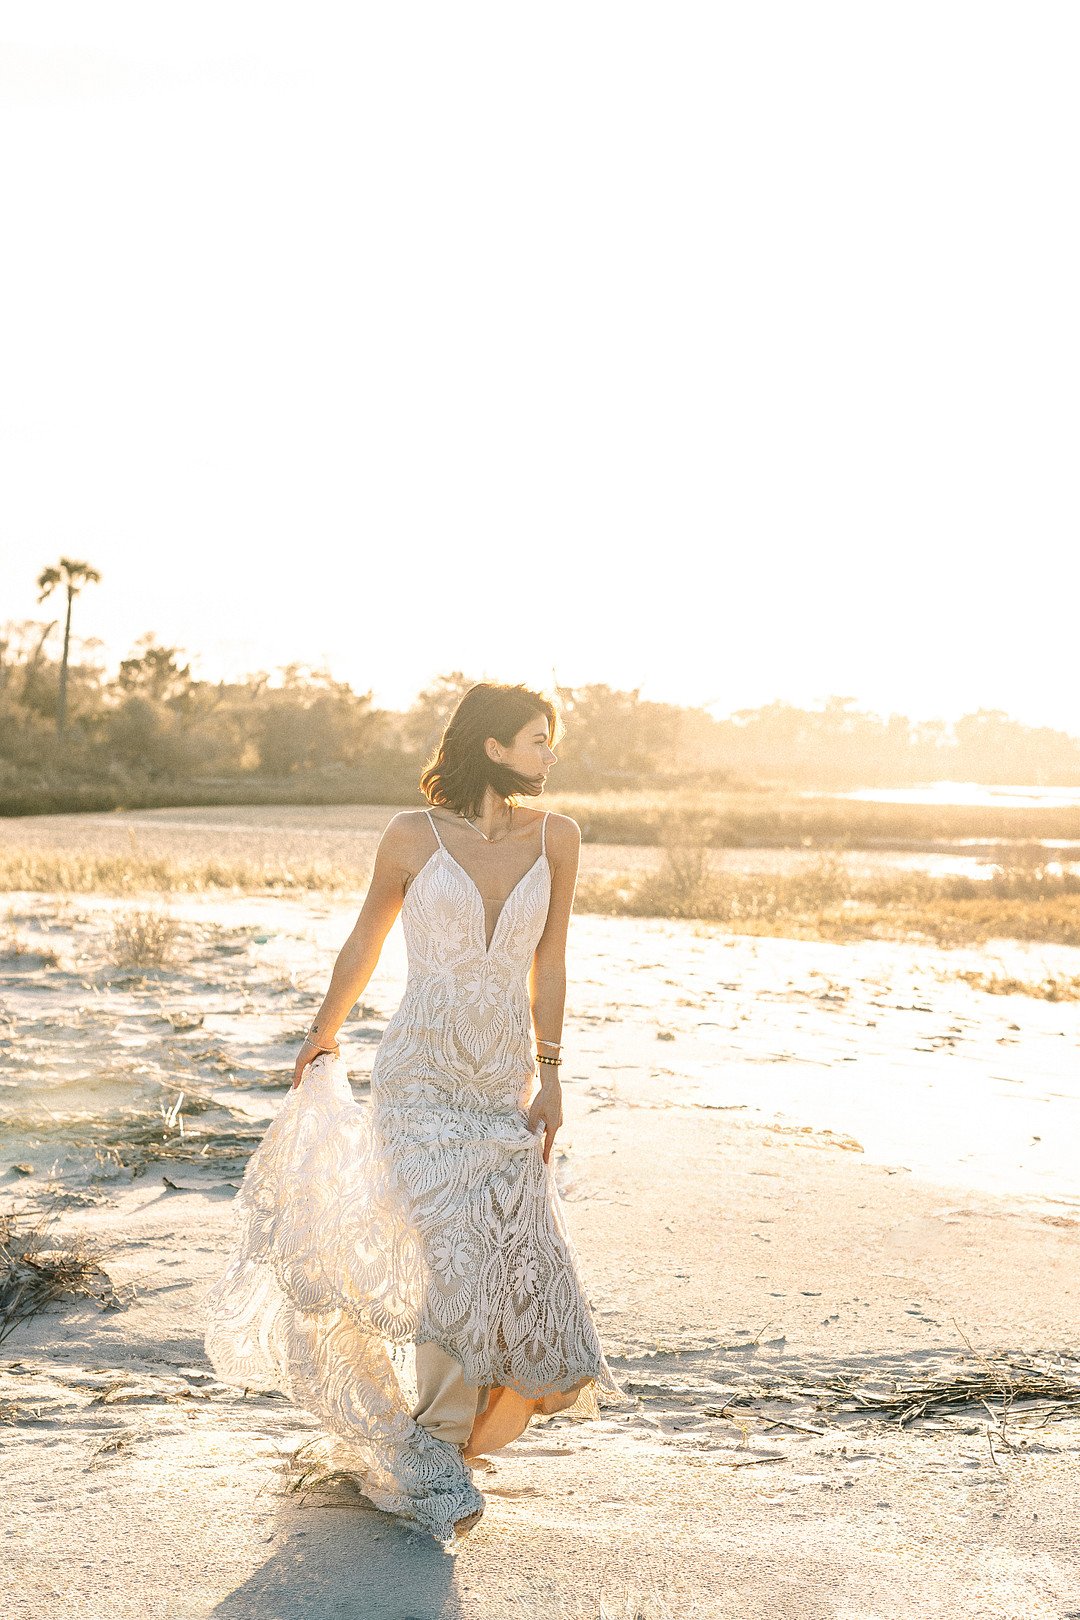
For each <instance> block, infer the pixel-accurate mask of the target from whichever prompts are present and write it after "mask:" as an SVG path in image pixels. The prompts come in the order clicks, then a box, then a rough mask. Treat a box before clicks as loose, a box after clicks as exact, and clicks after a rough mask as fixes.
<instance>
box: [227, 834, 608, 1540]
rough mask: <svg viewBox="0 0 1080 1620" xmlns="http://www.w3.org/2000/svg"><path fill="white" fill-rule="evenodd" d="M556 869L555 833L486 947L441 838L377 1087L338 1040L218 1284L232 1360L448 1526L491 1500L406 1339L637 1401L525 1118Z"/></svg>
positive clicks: (373, 1496) (256, 1164) (411, 916)
mask: <svg viewBox="0 0 1080 1620" xmlns="http://www.w3.org/2000/svg"><path fill="white" fill-rule="evenodd" d="M545 819H546V818H545ZM432 825H433V826H434V822H433V823H432ZM545 830H546V829H545ZM436 836H438V835H437V833H436ZM550 875H551V874H550V867H549V866H548V863H547V859H546V849H545V851H544V852H543V853H542V854H541V856H540V858H539V859H538V860H537V861H536V862H535V863H534V865H533V867H532V868H531V869H530V870H529V872H527V873H526V874H525V875H524V877H523V878H522V879H521V880H520V882H519V883H518V884H517V885H516V887H515V888H514V889H513V890H512V891H511V894H510V895H509V897H508V899H507V901H506V903H505V905H504V906H503V909H502V911H501V913H500V914H499V917H498V919H497V921H496V924H495V930H494V933H493V934H492V938H491V942H490V947H489V948H488V949H487V950H485V948H484V947H485V941H484V932H485V919H484V907H483V901H482V899H481V897H480V893H479V890H478V889H477V888H476V885H475V884H474V883H473V881H472V879H471V878H470V877H469V875H468V874H467V873H466V872H465V870H464V868H462V867H460V866H459V864H458V863H457V862H456V861H455V860H454V858H453V856H451V855H450V853H449V851H448V850H446V849H445V847H444V846H443V844H442V841H441V840H440V841H439V845H438V848H437V849H436V850H435V851H433V853H432V856H431V857H430V858H429V860H428V861H427V862H426V863H425V865H424V866H423V867H422V868H421V870H420V872H419V873H418V874H417V876H416V877H415V878H414V879H413V881H412V883H411V884H410V885H409V887H408V890H407V892H406V895H405V900H404V904H403V906H402V913H401V915H402V926H403V929H404V932H405V939H406V947H407V951H408V960H409V971H408V977H407V981H406V986H405V993H404V995H403V997H402V1000H401V1003H400V1005H399V1007H398V1008H397V1010H396V1012H395V1013H394V1014H393V1016H392V1017H391V1019H390V1020H389V1022H388V1024H387V1026H386V1029H385V1031H384V1034H383V1037H382V1040H381V1042H380V1044H379V1048H378V1051H377V1053H376V1057H375V1063H374V1066H373V1069H372V1077H371V1098H370V1102H368V1103H358V1102H357V1101H356V1099H355V1097H354V1096H353V1092H352V1088H351V1086H350V1084H349V1078H348V1072H347V1070H346V1067H345V1063H344V1060H343V1059H342V1058H341V1057H340V1056H338V1057H334V1056H333V1055H332V1054H329V1053H328V1054H324V1055H323V1056H320V1057H318V1058H316V1059H315V1061H314V1062H313V1063H312V1064H311V1065H310V1066H309V1067H308V1069H307V1070H306V1072H305V1074H304V1078H303V1080H302V1081H301V1084H300V1085H299V1086H298V1087H296V1088H294V1089H290V1091H289V1092H288V1094H287V1095H286V1097H285V1099H284V1101H283V1102H282V1104H281V1107H280V1108H279V1110H278V1113H277V1114H276V1116H275V1118H274V1119H273V1121H272V1122H271V1124H270V1126H269V1127H268V1129H267V1131H266V1133H265V1135H264V1136H263V1138H262V1140H261V1142H260V1143H259V1146H258V1147H257V1149H256V1151H255V1152H254V1154H253V1155H252V1157H251V1160H250V1161H249V1163H248V1166H247V1170H246V1172H245V1175H244V1179H243V1184H242V1186H241V1188H240V1190H239V1192H238V1193H237V1195H236V1199H235V1200H234V1209H235V1211H236V1218H237V1226H236V1232H235V1236H234V1239H233V1243H232V1248H231V1251H230V1255H229V1259H228V1264H227V1266H226V1269H225V1272H224V1274H223V1275H222V1277H221V1278H220V1279H219V1281H218V1282H217V1283H215V1285H214V1286H213V1288H212V1289H211V1290H210V1291H209V1293H208V1294H207V1296H206V1305H207V1307H208V1322H207V1328H206V1349H207V1354H208V1356H209V1358H210V1361H211V1363H212V1365H213V1366H214V1368H215V1370H216V1371H217V1373H218V1376H219V1377H220V1378H221V1379H222V1380H223V1381H224V1382H227V1383H234V1384H238V1385H241V1386H245V1387H247V1388H251V1389H278V1390H281V1391H282V1392H283V1393H284V1394H286V1395H287V1396H288V1398H289V1399H290V1400H292V1401H293V1402H294V1403H295V1404H296V1405H298V1406H300V1407H302V1408H303V1409H304V1410H306V1411H308V1412H310V1413H311V1414H313V1415H314V1416H315V1417H316V1418H317V1419H318V1420H319V1422H320V1424H321V1425H322V1426H323V1427H324V1428H325V1429H326V1430H328V1431H329V1432H330V1434H331V1435H332V1436H334V1437H335V1439H334V1441H332V1442H331V1443H330V1444H331V1446H332V1450H333V1456H334V1458H335V1466H337V1467H344V1468H348V1469H350V1470H352V1471H354V1472H356V1473H357V1475H358V1476H359V1479H360V1484H361V1489H362V1490H363V1491H364V1493H365V1494H366V1495H367V1496H368V1497H369V1498H370V1500H371V1501H373V1502H374V1503H375V1505H376V1506H377V1507H381V1508H383V1509H385V1510H386V1511H388V1512H393V1513H400V1514H403V1515H405V1516H407V1517H410V1518H414V1519H416V1520H418V1521H419V1522H420V1523H421V1524H423V1525H424V1526H425V1528H427V1529H428V1530H430V1531H431V1533H432V1534H433V1535H435V1536H436V1537H437V1538H438V1539H440V1540H442V1541H444V1542H450V1541H452V1537H453V1523H454V1520H455V1519H458V1518H461V1517H462V1516H463V1515H465V1514H467V1513H471V1512H473V1511H475V1510H476V1508H477V1507H479V1506H480V1505H481V1503H482V1499H481V1498H480V1496H479V1493H478V1492H477V1490H476V1488H475V1486H474V1485H473V1483H472V1471H471V1469H470V1468H469V1467H468V1465H467V1464H466V1463H465V1462H464V1461H463V1458H462V1454H461V1452H460V1451H459V1449H458V1448H457V1447H456V1446H453V1445H449V1444H447V1443H446V1442H445V1441H442V1440H439V1439H438V1438H436V1437H435V1436H434V1435H431V1434H429V1433H428V1432H427V1431H426V1430H425V1429H424V1428H423V1427H422V1426H421V1425H419V1424H417V1423H416V1422H415V1421H414V1420H413V1418H412V1417H411V1415H410V1413H409V1406H408V1402H407V1399H406V1394H405V1391H404V1390H403V1388H402V1381H401V1377H400V1376H399V1372H398V1370H397V1367H396V1366H395V1360H394V1357H395V1354H396V1350H395V1347H401V1346H404V1345H408V1344H416V1343H420V1342H425V1341H428V1342H433V1343H436V1344H438V1345H440V1346H441V1347H442V1348H443V1349H444V1350H445V1351H447V1352H448V1353H449V1354H451V1355H454V1356H456V1357H457V1358H458V1359H459V1360H460V1362H461V1364H462V1367H463V1370H464V1373H465V1377H466V1378H467V1379H468V1381H469V1382H470V1383H474V1384H479V1385H488V1386H492V1387H494V1386H504V1387H507V1388H509V1389H513V1390H516V1391H517V1392H518V1393H519V1394H520V1395H522V1396H525V1397H527V1398H541V1397H544V1396H546V1395H555V1394H557V1393H561V1392H566V1391H572V1390H574V1389H575V1387H576V1386H578V1385H580V1386H581V1387H580V1389H579V1390H578V1392H577V1394H576V1398H575V1400H574V1402H573V1404H572V1405H570V1406H567V1407H565V1408H564V1409H563V1410H564V1413H565V1414H566V1415H568V1416H571V1417H577V1418H587V1417H595V1416H596V1415H597V1414H598V1410H599V1405H600V1403H601V1401H602V1402H604V1404H608V1403H611V1402H614V1403H619V1404H622V1403H625V1402H626V1401H628V1399H629V1397H628V1396H627V1395H626V1393H625V1392H624V1391H623V1390H622V1389H621V1388H620V1386H619V1385H618V1384H617V1382H616V1380H615V1378H614V1376H613V1374H612V1372H611V1369H610V1368H609V1366H608V1364H607V1361H606V1359H605V1356H604V1352H603V1349H602V1347H601V1344H600V1341H599V1338H598V1335H597V1330H596V1326H595V1323H594V1320H593V1316H592V1312H591V1309H590V1304H589V1301H588V1298H587V1296H586V1293H585V1290H584V1287H583V1284H582V1280H581V1268H580V1262H579V1257H578V1254H577V1251H576V1249H575V1247H574V1244H573V1242H572V1240H571V1237H570V1233H569V1230H568V1228H567V1224H566V1220H565V1216H564V1212H563V1208H562V1201H561V1198H560V1195H559V1192H558V1188H557V1186H556V1183H555V1179H554V1175H553V1174H552V1172H551V1170H550V1167H549V1166H548V1165H545V1164H544V1161H543V1130H542V1128H538V1130H537V1131H536V1132H535V1133H532V1132H530V1131H529V1130H528V1127H527V1112H526V1110H527V1099H528V1095H529V1092H530V1090H531V1086H532V1079H533V1073H534V1057H533V1050H532V1034H531V1016H530V1008H529V1000H528V989H527V971H528V967H529V964H530V962H531V960H532V956H533V953H534V951H535V949H536V945H537V942H538V941H539V938H540V935H541V934H542V932H543V928H544V923H545V920H546V917H547V907H548V900H549V897H550Z"/></svg>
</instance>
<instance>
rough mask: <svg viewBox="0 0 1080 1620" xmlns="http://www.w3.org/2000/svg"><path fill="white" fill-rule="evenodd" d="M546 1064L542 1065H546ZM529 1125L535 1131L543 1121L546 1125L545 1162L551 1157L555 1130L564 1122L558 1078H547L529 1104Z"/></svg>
mask: <svg viewBox="0 0 1080 1620" xmlns="http://www.w3.org/2000/svg"><path fill="white" fill-rule="evenodd" d="M545 1066H546V1065H541V1067H545ZM526 1123H527V1125H528V1128H529V1130H530V1131H535V1130H536V1127H537V1126H538V1125H540V1124H541V1123H542V1124H543V1126H544V1163H545V1164H547V1162H548V1159H549V1158H550V1157H551V1144H552V1143H553V1142H554V1140H555V1132H556V1131H557V1130H558V1129H559V1126H560V1125H561V1124H562V1084H561V1082H560V1081H558V1080H545V1081H544V1082H543V1084H542V1085H541V1087H540V1090H539V1091H538V1092H537V1093H536V1096H535V1097H534V1098H533V1100H532V1102H531V1103H530V1104H529V1115H528V1119H527V1122H526Z"/></svg>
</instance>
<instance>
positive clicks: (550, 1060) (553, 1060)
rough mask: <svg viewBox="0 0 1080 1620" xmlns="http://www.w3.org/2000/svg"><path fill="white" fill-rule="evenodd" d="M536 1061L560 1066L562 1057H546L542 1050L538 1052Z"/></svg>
mask: <svg viewBox="0 0 1080 1620" xmlns="http://www.w3.org/2000/svg"><path fill="white" fill-rule="evenodd" d="M536 1061H537V1063H554V1065H555V1067H556V1068H558V1067H559V1065H560V1064H561V1063H562V1058H549V1057H545V1056H544V1055H543V1053H542V1052H538V1053H537V1054H536Z"/></svg>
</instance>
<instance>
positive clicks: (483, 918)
mask: <svg viewBox="0 0 1080 1620" xmlns="http://www.w3.org/2000/svg"><path fill="white" fill-rule="evenodd" d="M440 848H441V849H442V852H443V854H444V855H445V856H447V857H448V859H450V860H452V861H453V863H454V865H455V866H456V867H457V869H458V871H459V872H460V873H461V875H462V877H464V878H465V879H466V881H467V882H468V884H469V885H470V887H471V889H472V892H473V894H475V896H476V899H477V903H478V905H479V908H480V938H481V939H483V937H484V934H485V932H486V930H487V907H486V906H485V905H484V897H483V895H482V894H481V893H480V885H479V884H478V883H477V881H476V879H475V878H474V877H473V875H472V873H471V872H466V870H465V868H464V867H463V866H462V864H461V862H460V861H459V860H458V858H457V856H456V855H451V854H450V851H449V850H448V849H447V847H446V845H445V844H442V845H440ZM546 859H547V857H546V856H545V855H544V854H543V853H541V854H539V855H538V856H537V857H536V859H535V861H533V863H532V865H531V866H530V867H529V870H528V871H527V872H522V874H521V876H520V877H519V878H518V880H517V882H516V883H515V884H514V887H513V888H512V889H511V890H510V893H509V894H508V895H507V897H506V899H505V900H504V901H503V903H502V905H501V906H500V907H499V915H498V916H497V917H496V919H495V927H494V928H493V929H492V930H491V939H490V940H489V941H488V943H487V944H486V945H485V946H484V960H485V961H489V960H490V958H491V947H492V946H493V945H494V943H495V935H496V934H497V933H498V932H499V924H500V923H501V922H502V920H503V917H504V916H505V915H506V908H507V906H508V905H509V904H510V902H511V900H512V899H513V898H514V896H515V894H517V892H518V890H519V889H520V888H521V885H522V884H523V883H524V881H525V879H526V878H527V877H531V876H532V874H533V873H534V872H535V871H536V868H537V867H538V866H539V865H540V862H541V861H543V860H546Z"/></svg>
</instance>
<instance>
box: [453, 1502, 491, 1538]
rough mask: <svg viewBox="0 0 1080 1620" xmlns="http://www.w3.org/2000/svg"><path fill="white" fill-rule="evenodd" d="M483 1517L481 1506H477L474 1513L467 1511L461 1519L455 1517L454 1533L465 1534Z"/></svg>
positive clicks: (457, 1534) (456, 1534)
mask: <svg viewBox="0 0 1080 1620" xmlns="http://www.w3.org/2000/svg"><path fill="white" fill-rule="evenodd" d="M483 1517H484V1510H483V1508H477V1510H476V1512H475V1513H467V1514H466V1515H465V1517H464V1518H463V1519H455V1520H454V1534H455V1536H467V1535H468V1533H469V1531H470V1530H471V1529H472V1528H473V1526H474V1525H477V1524H479V1523H480V1520H481V1519H482V1518H483Z"/></svg>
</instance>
